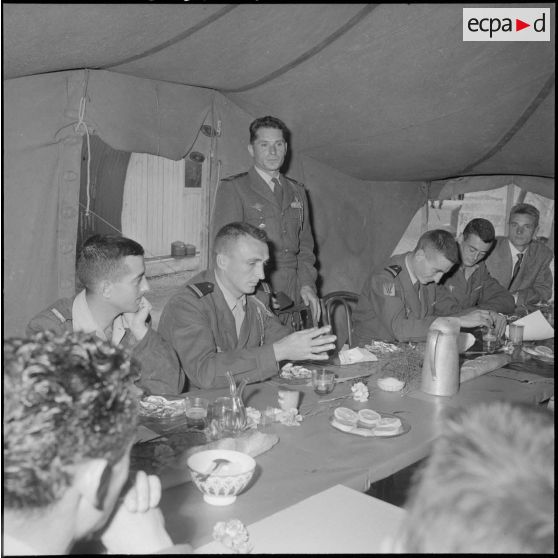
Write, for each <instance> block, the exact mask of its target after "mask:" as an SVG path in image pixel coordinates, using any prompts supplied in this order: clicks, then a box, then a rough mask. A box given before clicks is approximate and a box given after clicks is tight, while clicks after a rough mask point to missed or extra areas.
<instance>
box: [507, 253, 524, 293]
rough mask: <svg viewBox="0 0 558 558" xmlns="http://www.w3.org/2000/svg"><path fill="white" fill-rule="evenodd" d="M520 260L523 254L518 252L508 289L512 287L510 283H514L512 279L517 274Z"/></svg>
mask: <svg viewBox="0 0 558 558" xmlns="http://www.w3.org/2000/svg"><path fill="white" fill-rule="evenodd" d="M522 259H523V254H522V253H521V252H520V253H519V254H517V261H516V262H515V265H514V266H513V273H512V277H511V281H510V284H509V285H508V289H509V288H510V287H511V286H512V283H513V282H514V279H515V278H516V277H517V274H518V273H519V268H520V267H521V260H522Z"/></svg>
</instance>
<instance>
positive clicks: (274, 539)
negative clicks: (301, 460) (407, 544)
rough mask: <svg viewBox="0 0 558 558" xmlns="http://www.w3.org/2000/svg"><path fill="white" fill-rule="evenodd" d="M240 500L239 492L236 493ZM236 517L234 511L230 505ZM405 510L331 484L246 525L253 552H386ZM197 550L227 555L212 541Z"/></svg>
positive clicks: (350, 489)
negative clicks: (321, 490) (329, 486)
mask: <svg viewBox="0 0 558 558" xmlns="http://www.w3.org/2000/svg"><path fill="white" fill-rule="evenodd" d="M239 498H242V494H241V495H240V496H239ZM230 514H231V516H232V517H234V510H233V509H231V512H230ZM405 514H406V512H405V510H403V509H402V508H399V507H397V506H393V505H392V504H388V503H387V502H383V501H382V500H378V499H377V498H374V497H372V496H368V495H367V494H363V493H362V492H358V491H356V490H353V489H352V488H347V487H346V486H342V485H339V484H338V485H335V486H333V487H331V488H328V489H327V490H324V491H323V492H319V493H318V494H315V495H314V496H310V497H309V498H306V499H305V500H301V501H300V502H298V503H297V504H294V505H293V506H290V507H288V508H285V509H283V510H281V511H279V512H277V513H274V514H272V515H270V516H268V517H266V518H264V519H261V520H260V521H256V522H255V523H252V524H250V525H246V528H247V530H248V535H249V540H250V543H251V544H252V545H253V551H252V552H253V554H343V555H347V554H349V555H350V554H374V553H385V552H390V551H391V549H392V545H391V544H390V542H389V541H392V540H395V538H396V535H397V533H398V530H399V528H400V525H401V523H402V521H403V520H404V518H405ZM194 552H195V554H230V553H232V551H231V550H229V549H228V548H227V547H225V546H224V545H223V544H221V543H219V542H211V543H209V544H206V545H204V546H201V547H198V548H197V549H195V551H194Z"/></svg>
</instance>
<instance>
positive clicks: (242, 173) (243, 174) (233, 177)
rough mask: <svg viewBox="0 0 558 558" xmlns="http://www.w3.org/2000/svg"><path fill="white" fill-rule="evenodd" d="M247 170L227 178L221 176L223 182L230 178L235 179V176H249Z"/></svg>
mask: <svg viewBox="0 0 558 558" xmlns="http://www.w3.org/2000/svg"><path fill="white" fill-rule="evenodd" d="M247 175H248V173H247V172H240V173H238V174H233V175H232V176H227V177H226V178H221V181H222V182H228V181H229V180H234V179H235V178H240V177H241V176H247Z"/></svg>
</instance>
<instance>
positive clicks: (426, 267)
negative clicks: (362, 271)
mask: <svg viewBox="0 0 558 558" xmlns="http://www.w3.org/2000/svg"><path fill="white" fill-rule="evenodd" d="M457 261H458V248H457V243H456V242H455V240H454V238H453V236H452V235H451V234H450V233H449V232H447V231H444V230H439V229H437V230H432V231H427V232H426V233H424V234H423V235H422V236H421V237H420V238H419V241H418V243H417V246H416V248H415V250H414V251H413V252H408V253H406V254H397V255H395V256H392V257H391V258H390V260H389V262H388V264H387V265H386V266H385V267H384V268H383V269H382V270H381V271H379V272H373V273H372V274H371V275H370V276H369V277H368V279H367V280H366V281H365V283H364V287H363V288H362V292H361V294H360V296H359V300H358V304H357V306H356V308H355V312H354V313H353V324H354V326H353V344H354V345H360V346H362V345H364V344H366V343H370V341H371V340H373V339H374V340H383V341H388V342H394V341H424V340H425V339H426V334H427V332H428V328H429V327H430V324H431V323H432V322H433V321H434V320H435V319H436V318H437V317H438V316H455V317H458V318H459V319H460V324H461V327H475V326H479V325H488V326H492V325H493V324H494V321H495V320H496V318H497V315H498V314H497V313H496V312H493V311H491V310H479V309H475V310H470V309H468V310H466V311H462V310H461V309H460V307H459V305H458V303H457V301H456V300H455V298H454V297H453V296H451V294H450V292H449V291H448V290H447V289H445V288H444V287H440V286H438V285H437V283H438V282H439V281H440V279H441V278H442V276H443V275H444V274H445V273H447V272H448V271H449V270H450V269H451V268H452V267H453V266H454V265H455V263H456V262H457Z"/></svg>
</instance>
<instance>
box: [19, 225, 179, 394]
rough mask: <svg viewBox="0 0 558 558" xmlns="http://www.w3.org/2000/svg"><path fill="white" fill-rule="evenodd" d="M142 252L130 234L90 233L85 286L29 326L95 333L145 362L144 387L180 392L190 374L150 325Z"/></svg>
mask: <svg viewBox="0 0 558 558" xmlns="http://www.w3.org/2000/svg"><path fill="white" fill-rule="evenodd" d="M143 254H144V250H143V247H142V246H141V245H140V244H138V243H137V242H136V241H134V240H132V239H131V238H126V237H124V236H118V235H101V234H96V235H93V236H91V237H89V238H88V239H87V240H86V241H85V242H84V244H83V246H82V248H81V251H80V255H79V258H78V262H77V276H78V279H79V280H80V282H81V283H82V285H83V286H84V288H83V290H82V291H80V292H79V293H78V294H77V295H76V296H74V297H72V298H61V299H59V300H57V301H56V302H54V303H53V304H51V305H50V306H49V307H48V308H46V309H45V310H43V311H42V312H39V314H37V315H36V316H35V317H34V318H32V319H31V321H30V322H29V324H28V325H27V335H32V334H33V333H37V332H39V331H45V330H51V331H54V332H55V333H63V332H65V331H83V332H85V333H95V334H96V335H97V337H99V338H100V339H104V340H109V341H111V342H112V343H113V344H114V345H119V344H120V345H122V346H124V347H126V348H128V349H130V350H131V351H132V356H133V357H134V358H135V359H137V361H138V362H139V364H140V366H141V375H140V385H141V387H143V388H144V389H146V390H149V391H150V392H151V393H174V394H175V393H181V391H182V389H183V387H184V383H185V380H186V378H185V376H184V374H183V372H182V371H181V370H180V364H179V362H178V358H177V356H176V354H175V353H174V351H173V349H172V347H171V346H170V345H169V344H168V343H167V342H166V341H165V340H164V339H162V337H161V336H160V335H159V334H158V333H157V331H155V330H154V329H153V328H152V327H151V323H150V316H149V313H150V310H151V304H150V303H149V301H148V300H147V299H146V298H145V296H144V295H145V293H147V292H148V291H149V284H148V282H147V279H146V277H145V262H144V258H143Z"/></svg>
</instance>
